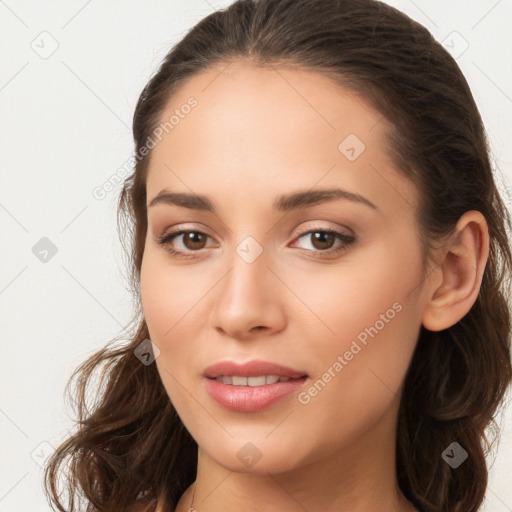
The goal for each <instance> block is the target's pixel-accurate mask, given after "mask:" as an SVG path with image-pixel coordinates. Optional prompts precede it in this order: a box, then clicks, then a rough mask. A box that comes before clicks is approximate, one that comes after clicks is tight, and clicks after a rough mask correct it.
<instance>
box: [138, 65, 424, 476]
mask: <svg viewBox="0 0 512 512" xmlns="http://www.w3.org/2000/svg"><path fill="white" fill-rule="evenodd" d="M191 97H193V99H190V98H191ZM190 105H193V106H190ZM172 116H174V117H172ZM171 117H172V120H171V121H170V122H169V120H170V119H171ZM161 121H162V123H165V122H168V124H167V125H165V127H164V128H163V130H162V128H160V130H159V131H158V132H156V136H155V137H153V139H154V140H153V142H152V143H150V146H151V147H153V146H154V147H153V149H152V150H151V163H150V168H149V174H148V179H147V205H148V231H147V238H146V245H145V250H144V257H143V262H142V269H141V298H142V303H143V310H144V314H145V319H146V322H147V325H148V329H149V333H150V336H151V340H152V341H153V343H154V344H155V345H156V346H157V347H158V348H159V350H160V353H159V355H158V357H157V359H156V365H157V368H158V371H159V374H160V376H161V379H162V382H163V384H164V386H165V389H166V391H167V393H168V395H169V397H170V399H171V401H172V403H173V405H174V407H175V408H176V410H177V412H178V414H179V416H180V417H181V419H182V421H183V423H184V424H185V426H186V427H187V429H188V430H189V432H190V433H191V435H192V436H193V437H194V438H195V440H196V441H197V443H198V444H199V446H200V448H201V450H202V452H204V453H205V454H206V455H207V456H208V457H209V458H211V459H212V460H213V461H215V462H216V463H217V464H219V465H221V466H223V467H225V468H228V469H230V470H232V471H242V472H244V471H245V472H261V473H264V472H273V473H276V472H284V471H288V470H292V469H298V468H299V467H301V466H304V465H306V464H310V463H314V462H319V461H320V460H322V459H324V460H328V459H327V458H328V457H329V456H333V455H334V454H336V457H337V458H338V460H339V457H340V456H343V457H347V458H351V460H352V464H355V463H357V462H361V463H364V464H365V465H368V464H373V462H374V461H377V460H380V459H379V458H380V457H383V456H392V455H393V450H394V444H393V443H394V435H395V432H396V417H397V413H398V407H399V400H400V394H401V386H402V383H403V380H404V377H405V373H406V371H407V368H408V365H409V362H410V359H411V357H412V353H413V350H414V348H415V343H416V340H417V337H418V334H419V330H420V326H421V323H422V309H423V306H424V304H425V297H426V294H425V290H424V285H425V281H424V279H423V274H422V266H421V252H420V245H419V239H418V234H417V227H416V223H415V216H416V204H417V193H416V190H415V188H414V187H413V185H412V184H411V183H410V182H409V181H407V180H406V179H405V178H403V177H402V176H401V175H399V174H398V172H397V170H396V169H394V168H393V167H392V164H391V162H390V160H389V159H388V156H387V153H386V141H385V138H384V133H385V132H384V130H385V129H386V127H387V125H386V122H385V120H384V119H382V117H381V116H380V115H379V114H378V113H376V112H375V111H373V110H372V109H371V108H370V107H369V106H368V105H366V104H365V103H364V102H362V101H361V100H358V99H356V98H355V97H353V96H349V95H348V94H347V93H346V92H344V91H343V90H342V89H340V88H339V87H338V86H336V85H335V84H333V83H331V82H330V81H329V80H328V79H327V78H326V77H322V76H320V75H318V74H314V73H311V72H306V71H297V70H290V69H283V68H276V69H261V68H256V67H253V66H251V65H248V64H244V63H241V62H237V63H232V64H231V65H229V66H228V67H227V68H225V69H224V66H222V67H219V68H216V69H215V70H211V71H208V72H204V73H202V74H199V75H196V76H195V77H193V78H192V79H191V80H190V81H189V82H188V83H186V84H185V85H184V86H182V88H181V89H180V90H179V92H178V93H177V94H176V95H175V96H173V97H172V99H171V101H170V103H169V104H168V106H167V108H166V110H165V112H164V114H163V115H162V117H161ZM162 134H163V136H162ZM160 138H161V140H160ZM155 143H156V146H155V145H154V144H155ZM332 189H338V190H343V191H345V192H343V193H341V192H339V193H337V194H327V193H326V194H324V195H321V194H319V192H320V191H324V190H332ZM164 190H165V191H166V192H167V193H169V194H170V193H172V194H186V195H187V197H188V195H190V196H191V198H190V199H188V200H187V201H181V204H176V202H178V201H176V202H173V201H172V200H171V199H168V201H165V200H161V201H159V202H155V203H154V205H153V206H149V205H150V204H151V203H152V201H153V199H154V198H155V197H156V196H157V195H159V194H160V193H162V194H163V193H164V192H162V191H164ZM344 194H345V195H344ZM197 196H201V197H203V196H204V197H205V198H207V200H206V204H209V205H211V207H212V209H207V208H203V207H199V206H200V205H199V203H200V202H199V201H197ZM176 197H178V196H175V198H176ZM179 197H181V198H183V197H184V196H179ZM194 198H195V199H196V201H194ZM357 198H359V199H357ZM315 199H316V200H315ZM185 202H186V203H188V206H185V205H184V203H185ZM193 203H197V204H193ZM372 205H373V206H372ZM203 206H204V205H203ZM278 206H279V207H278ZM212 210H213V211H212ZM181 230H186V231H189V232H191V233H188V234H181V235H177V236H175V237H174V238H173V239H168V240H167V243H166V245H161V244H159V243H158V242H157V239H158V238H161V237H163V236H164V235H169V234H173V233H176V232H178V231H181ZM331 230H332V231H334V232H337V233H339V234H336V233H334V234H333V233H329V231H331ZM326 231H327V232H326ZM168 248H170V249H176V250H179V251H183V252H184V253H185V254H184V255H182V256H180V255H173V254H170V253H169V252H168V251H167V249H168ZM157 354H158V352H157ZM252 360H260V361H266V362H269V363H274V364H278V365H282V366H286V367H288V368H291V369H294V370H296V371H297V373H298V375H307V377H306V378H304V379H302V380H298V381H289V382H288V383H284V382H279V383H277V384H273V385H272V384H265V385H262V384H261V383H262V382H263V381H260V380H252V379H251V381H250V382H248V383H247V384H251V383H252V384H253V385H254V386H250V387H248V386H247V385H246V386H237V385H234V384H228V383H222V382H213V381H212V380H211V379H209V378H207V377H206V376H205V375H204V372H205V370H206V369H207V368H208V367H209V366H211V365H213V364H215V363H218V362H220V361H230V362H235V363H240V364H243V363H246V362H250V361H252ZM235 371H236V370H232V371H230V370H224V371H222V370H221V371H220V372H219V373H220V374H221V375H225V374H227V375H238V376H242V377H243V376H244V375H245V376H247V373H248V371H247V372H245V373H243V370H238V373H235ZM262 371H263V373H265V374H266V375H271V374H273V370H272V369H263V370H262ZM240 373H241V374H242V375H240ZM260 373H261V372H260ZM227 382H229V381H227ZM265 382H266V381H265ZM235 383H236V384H240V383H242V384H243V383H244V382H243V381H238V379H235ZM265 386H268V387H265ZM280 393H284V395H282V396H280ZM251 394H253V395H251ZM214 396H215V397H217V398H218V400H220V402H219V401H218V400H217V399H215V398H214ZM250 396H253V398H252V399H251V398H250ZM279 396H280V399H277V398H278V397H279ZM219 397H220V398H219ZM222 397H224V398H222ZM265 397H266V398H265ZM269 397H270V398H269ZM223 400H224V402H223ZM230 404H234V405H230Z"/></svg>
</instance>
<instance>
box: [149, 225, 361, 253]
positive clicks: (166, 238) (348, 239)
mask: <svg viewBox="0 0 512 512" xmlns="http://www.w3.org/2000/svg"><path fill="white" fill-rule="evenodd" d="M186 233H200V234H202V235H205V236H207V237H209V236H210V235H208V234H206V233H203V232H202V231H198V230H195V229H188V230H187V229H184V230H180V231H176V232H174V233H169V234H166V235H162V236H161V237H158V238H157V240H156V242H157V243H158V244H160V245H162V246H164V248H165V250H166V251H167V252H169V253H170V254H173V255H176V256H179V257H183V258H189V257H192V258H193V257H194V253H197V252H201V251H202V249H199V250H197V251H187V252H186V251H181V250H180V249H174V248H172V247H168V246H166V244H167V243H168V242H170V241H171V240H173V239H174V238H176V237H177V236H179V235H183V234H186ZM311 233H333V234H335V235H337V236H338V238H339V239H340V240H341V241H342V242H343V243H342V244H341V245H340V246H338V247H337V248H335V249H326V250H325V251H311V250H309V249H303V250H305V251H308V252H311V253H313V254H314V255H317V257H322V255H323V254H329V255H332V254H337V253H340V252H343V251H346V250H348V248H349V246H350V245H351V244H352V243H353V242H355V237H354V236H352V235H347V234H345V233H342V232H340V231H336V230H335V229H331V228H322V229H317V228H313V229H308V230H306V231H303V232H300V233H299V234H298V236H297V238H301V237H303V236H304V235H308V234H311ZM210 238H211V237H210Z"/></svg>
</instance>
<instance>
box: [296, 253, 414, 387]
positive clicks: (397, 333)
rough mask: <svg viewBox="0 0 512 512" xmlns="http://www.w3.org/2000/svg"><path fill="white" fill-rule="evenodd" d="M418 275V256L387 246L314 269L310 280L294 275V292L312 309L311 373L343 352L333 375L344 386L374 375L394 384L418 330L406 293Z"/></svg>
mask: <svg viewBox="0 0 512 512" xmlns="http://www.w3.org/2000/svg"><path fill="white" fill-rule="evenodd" d="M403 269H407V271H403ZM420 275H421V268H420V259H419V254H415V253H414V251H413V250H411V251H410V252H409V253H408V254H407V255H404V254H403V250H401V249H397V248H396V247H393V246H391V244H390V246H384V245H383V246H381V247H375V248H372V250H371V251H370V250H368V251H366V254H365V253H363V251H361V252H359V254H358V256H357V261H356V258H355V257H354V258H351V259H350V261H349V260H348V258H347V260H346V262H344V263H343V264H342V265H340V266H339V267H334V266H330V268H328V266H325V267H323V268H321V267H319V269H318V270H317V271H315V278H314V279H307V280H304V279H300V280H299V279H297V280H296V281H295V283H294V288H293V289H294V292H295V293H296V295H297V296H298V297H299V298H301V300H302V302H303V303H304V304H305V305H307V308H308V310H309V311H310V312H312V313H314V314H310V315H309V316H310V318H311V320H308V322H309V323H310V328H311V332H312V331H313V330H314V331H315V333H313V332H312V338H317V339H318V340H319V342H318V343H316V344H315V351H314V357H312V362H313V361H316V363H315V364H314V369H315V370H316V372H317V375H320V376H321V375H322V374H324V373H325V372H326V371H327V370H328V368H329V367H331V366H332V365H333V364H334V363H335V362H336V361H337V357H338V356H345V355H346V357H345V360H346V361H347V366H346V367H344V369H343V371H342V372H340V373H339V374H340V375H341V373H343V374H344V375H345V378H347V379H349V380H348V381H347V383H350V387H351V386H352V384H354V383H358V382H359V383H360V384H361V385H362V386H363V387H364V386H366V387H368V379H369V378H370V379H371V380H374V381H375V380H376V379H378V377H379V376H382V378H383V380H384V382H388V380H389V382H390V387H392V388H396V387H398V386H399V380H400V378H401V373H402V372H405V370H406V368H407V364H408V362H409V360H410V357H411V356H412V351H413V350H414V346H415V341H416V339H417V336H418V334H419V328H420V317H419V313H418V311H417V309H418V308H417V304H416V302H417V299H416V298H415V297H416V295H415V294H414V293H411V291H412V290H414V288H415V287H416V286H417V285H418V283H419V280H420ZM302 308H303V306H301V309H302ZM304 350H307V349H306V347H305V348H304ZM372 371H374V372H375V374H376V375H374V374H372ZM327 378H328V376H327ZM334 380H338V382H339V380H342V379H341V378H338V379H334Z"/></svg>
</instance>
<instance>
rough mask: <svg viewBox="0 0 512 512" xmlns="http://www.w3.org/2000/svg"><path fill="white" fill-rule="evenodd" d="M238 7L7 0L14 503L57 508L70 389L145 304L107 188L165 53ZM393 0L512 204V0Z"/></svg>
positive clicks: (5, 251)
mask: <svg viewBox="0 0 512 512" xmlns="http://www.w3.org/2000/svg"><path fill="white" fill-rule="evenodd" d="M230 3H231V2H230V1H213V0H168V1H166V2H163V1H161V0H158V1H156V0H146V1H144V2H142V1H139V2H135V1H133V0H130V1H127V0H123V1H121V0H110V1H109V2H100V1H92V0H88V1H87V0H72V1H70V0H68V1H64V0H60V1H57V0H50V1H46V2H33V1H28V0H18V1H14V0H5V1H2V0H0V48H1V49H2V51H1V53H0V107H1V122H0V141H1V149H2V151H1V160H0V166H1V167H0V168H1V183H0V223H1V224H0V225H1V241H2V242H1V248H0V255H1V265H0V327H1V345H0V347H1V349H0V350H1V353H0V393H1V394H0V512H14V511H20V510H24V511H28V510H30V511H32V512H37V511H47V510H49V505H48V503H47V501H46V499H45V497H44V495H43V492H42V483H41V482H42V475H43V470H42V463H43V462H44V460H45V459H46V457H47V456H48V455H49V454H50V453H51V449H52V448H51V447H52V446H53V447H56V446H57V445H58V444H59V442H60V441H61V440H62V439H63V437H65V436H66V434H67V432H68V431H69V430H70V429H71V428H72V426H73V424H72V421H71V418H70V416H69V415H68V412H69V410H68V409H67V408H66V405H65V402H64V396H63V392H64V386H65V384H66V382H67V381H68V379H69V377H70V375H71V372H72V371H73V369H74V368H75V367H76V366H77V365H78V364H79V363H80V362H82V361H83V360H84V359H85V358H86V357H88V356H90V355H91V354H92V353H93V352H95V351H96V350H97V349H99V348H100V347H102V346H104V345H105V344H106V343H107V342H108V341H110V340H111V339H112V338H113V337H115V336H117V335H118V334H119V333H120V332H121V331H122V330H123V327H124V326H125V325H126V324H127V322H128V321H129V319H130V316H131V313H132V297H131V296H130V294H129V289H128V283H127V282H126V272H125V268H124V264H123V260H122V256H121V245H120V242H119V239H118V235H117V231H116V211H115V207H116V201H117V198H118V194H119V191H120V188H121V186H120V185H118V186H116V187H115V188H114V190H112V191H111V192H109V193H108V194H106V197H104V198H103V199H97V198H96V197H95V196H94V195H93V191H94V189H95V188H96V187H98V186H101V185H102V184H103V183H104V182H105V181H106V180H108V179H109V178H110V177H111V176H112V175H114V174H115V173H116V172H118V170H119V169H120V168H121V166H122V165H123V164H124V163H125V162H126V160H127V159H128V157H130V156H131V155H132V153H133V141H132V135H131V121H132V115H133V110H134V107H135V103H136V101H137V98H138V95H139V94H140V92H141V90H142V88H143V86H144V85H145V83H146V82H147V80H148V79H149V77H150V75H151V74H152V73H153V71H154V70H155V68H156V67H157V66H158V64H159V62H160V59H161V58H162V57H163V56H164V55H165V54H166V53H167V51H168V50H169V49H170V47H171V46H172V45H173V44H174V43H175V42H177V41H178V40H179V39H180V38H182V37H183V36H184V35H185V33H186V32H187V31H188V29H189V28H191V27H192V26H193V25H194V24H195V23H196V22H198V21H199V20H200V19H202V18H203V17H204V16H206V15H208V14H209V13H211V12H212V11H213V10H215V9H219V8H223V7H226V6H227V5H229V4H230ZM388 3H389V4H391V5H393V6H394V7H397V8H398V9H400V10H402V11H403V12H405V13H406V14H408V15H409V16H411V17H412V18H414V19H416V20H417V21H419V22H420V23H422V24H423V25H425V26H426V27H427V28H428V29H429V30H430V31H431V32H432V34H433V35H434V37H435V38H436V39H437V40H438V41H444V44H445V46H446V47H447V48H449V50H450V51H451V52H452V54H453V55H454V57H456V58H457V62H458V64H459V65H460V67H461V69H462V71H463V73H464V74H465V76H466V78H467V80H468V82H469V84H470V87H471V90H472V92H473V95H474V97H475V100H476V102H477V104H478V106H479V108H480V112H481V114H482V117H483V119H484V123H485V125H486V128H487V132H488V134H489V138H490V142H491V150H492V153H493V160H494V161H495V163H496V165H497V167H498V168H499V173H497V177H496V179H497V181H498V182H499V185H500V188H502V190H503V191H504V194H505V199H506V200H507V201H508V204H509V206H510V204H511V203H512V200H511V198H512V187H511V184H512V165H511V152H512V144H511V141H512V79H511V78H512V71H511V66H510V48H511V47H512V35H511V30H510V26H511V21H512V2H511V1H510V0H470V1H469V0H452V1H449V2H447V1H446V0H428V1H427V0H415V1H412V0H392V1H391V0H389V1H388ZM44 251H48V252H47V253H45V256H44V258H46V261H42V260H41V252H44ZM476 378H478V377H476ZM502 413H503V414H502V415H500V416H499V417H498V420H499V424H500V425H501V426H502V428H503V430H502V434H501V444H500V445H499V450H498V452H497V453H498V456H497V458H496V461H495V463H494V466H493V467H492V469H491V473H490V480H489V487H488V492H487V499H486V503H485V507H484V508H483V509H482V510H484V511H486V512H505V511H512V488H511V486H510V483H511V481H512V478H511V475H512V411H511V408H510V407H509V406H507V408H504V409H503V410H502ZM432 456H433V457H438V456H439V454H432Z"/></svg>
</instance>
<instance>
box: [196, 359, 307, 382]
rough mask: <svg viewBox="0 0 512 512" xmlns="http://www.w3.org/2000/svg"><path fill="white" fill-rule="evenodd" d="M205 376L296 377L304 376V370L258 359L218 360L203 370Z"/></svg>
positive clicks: (210, 377)
mask: <svg viewBox="0 0 512 512" xmlns="http://www.w3.org/2000/svg"><path fill="white" fill-rule="evenodd" d="M203 375H204V376H205V377H208V378H209V379H215V377H221V376H223V375H229V376H233V375H236V376H239V377H242V376H243V377H259V376H261V375H277V376H279V377H290V378H292V379H297V378H300V377H306V376H307V374H306V372H302V371H299V370H294V369H293V368H288V367H287V366H282V365H280V364H275V363H270V362H268V361H262V360H260V359H253V360H252V361H248V362H247V363H235V362H234V361H220V362H218V363H215V364H213V365H211V366H208V368H206V370H205V371H204V372H203Z"/></svg>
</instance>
